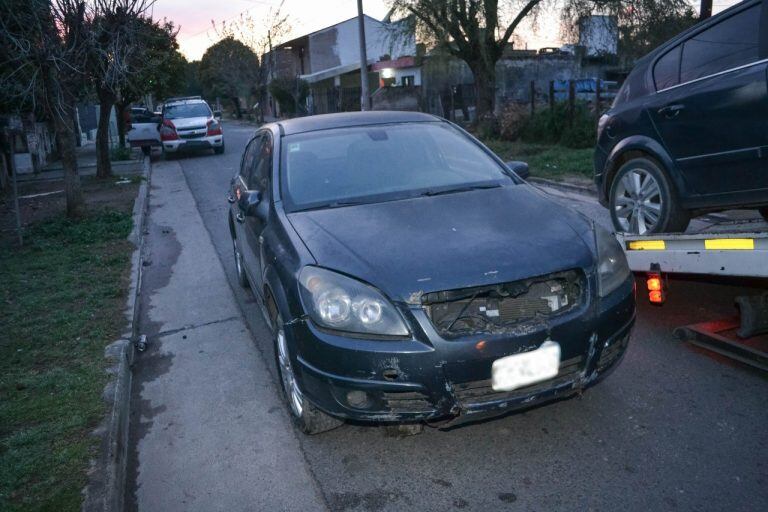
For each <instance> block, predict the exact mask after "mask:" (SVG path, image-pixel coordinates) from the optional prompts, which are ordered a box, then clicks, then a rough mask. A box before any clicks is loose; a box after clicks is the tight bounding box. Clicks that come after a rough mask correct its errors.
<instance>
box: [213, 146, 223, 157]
mask: <svg viewBox="0 0 768 512" xmlns="http://www.w3.org/2000/svg"><path fill="white" fill-rule="evenodd" d="M213 153H214V154H215V155H223V154H224V144H222V145H221V146H220V147H218V148H213Z"/></svg>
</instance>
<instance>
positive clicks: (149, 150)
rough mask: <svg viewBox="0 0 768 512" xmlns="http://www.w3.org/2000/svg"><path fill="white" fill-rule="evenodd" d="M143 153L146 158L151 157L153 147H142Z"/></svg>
mask: <svg viewBox="0 0 768 512" xmlns="http://www.w3.org/2000/svg"><path fill="white" fill-rule="evenodd" d="M141 152H142V153H143V154H144V156H149V155H151V154H152V147H151V146H141Z"/></svg>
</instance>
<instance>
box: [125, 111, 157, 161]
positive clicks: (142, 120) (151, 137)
mask: <svg viewBox="0 0 768 512" xmlns="http://www.w3.org/2000/svg"><path fill="white" fill-rule="evenodd" d="M129 115H130V117H129V119H128V126H127V128H128V133H126V135H125V137H126V139H127V140H128V143H129V144H130V145H131V147H134V148H136V147H139V148H141V150H142V151H143V152H144V154H145V155H148V154H150V152H151V151H152V148H153V147H157V148H159V147H160V122H161V119H160V117H159V116H157V115H156V114H154V113H153V112H151V111H150V110H149V109H147V108H144V107H133V108H131V110H130V114H129Z"/></svg>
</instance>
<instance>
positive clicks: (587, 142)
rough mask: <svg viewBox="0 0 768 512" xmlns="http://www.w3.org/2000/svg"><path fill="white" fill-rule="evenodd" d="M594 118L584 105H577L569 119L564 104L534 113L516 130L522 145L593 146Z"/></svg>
mask: <svg viewBox="0 0 768 512" xmlns="http://www.w3.org/2000/svg"><path fill="white" fill-rule="evenodd" d="M595 134H596V126H595V118H594V115H593V113H592V111H591V110H590V109H589V107H588V106H586V105H584V104H577V105H576V106H575V107H574V110H573V119H572V120H569V111H568V104H567V103H556V104H555V106H554V107H553V108H546V109H544V110H541V111H538V112H536V113H535V114H534V115H533V116H531V117H530V118H529V119H528V122H527V123H525V125H524V126H523V127H522V129H521V130H520V138H521V139H522V140H523V141H525V142H535V143H540V144H561V145H563V146H566V147H569V148H587V147H591V146H594V144H595Z"/></svg>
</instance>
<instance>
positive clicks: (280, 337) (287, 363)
mask: <svg viewBox="0 0 768 512" xmlns="http://www.w3.org/2000/svg"><path fill="white" fill-rule="evenodd" d="M277 360H278V363H279V364H280V377H281V379H282V381H283V389H284V390H285V394H286V395H287V396H288V402H289V403H290V404H291V410H292V411H293V414H295V415H296V417H301V414H302V412H303V411H304V397H303V396H302V394H301V390H300V389H299V384H298V382H296V377H295V375H294V373H293V367H292V366H291V359H290V357H288V344H287V343H286V341H285V332H284V331H283V330H282V329H280V330H279V331H277Z"/></svg>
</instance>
